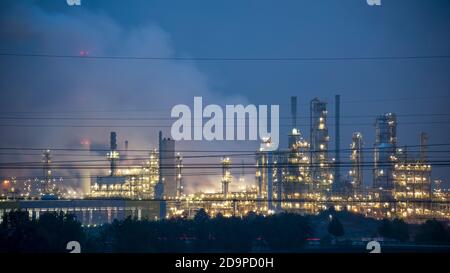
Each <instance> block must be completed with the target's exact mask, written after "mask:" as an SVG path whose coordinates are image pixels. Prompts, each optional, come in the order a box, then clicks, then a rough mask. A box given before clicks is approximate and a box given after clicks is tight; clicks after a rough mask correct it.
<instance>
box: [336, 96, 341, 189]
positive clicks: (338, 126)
mask: <svg viewBox="0 0 450 273" xmlns="http://www.w3.org/2000/svg"><path fill="white" fill-rule="evenodd" d="M335 104H336V105H335V119H336V120H335V131H336V141H335V147H334V149H335V160H336V161H335V167H334V176H335V177H334V183H335V184H336V186H337V188H338V189H339V190H342V188H341V185H340V184H341V183H340V182H341V172H340V162H341V124H340V123H341V96H340V95H336V96H335Z"/></svg>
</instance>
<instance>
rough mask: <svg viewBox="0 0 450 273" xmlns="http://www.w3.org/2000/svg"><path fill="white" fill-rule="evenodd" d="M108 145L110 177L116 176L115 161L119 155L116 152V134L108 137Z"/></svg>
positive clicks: (112, 133) (113, 133)
mask: <svg viewBox="0 0 450 273" xmlns="http://www.w3.org/2000/svg"><path fill="white" fill-rule="evenodd" d="M109 143H110V152H109V154H108V158H109V160H110V162H111V166H110V172H111V173H110V175H111V176H114V175H116V166H117V159H119V153H118V152H117V136H116V132H111V135H110V137H109Z"/></svg>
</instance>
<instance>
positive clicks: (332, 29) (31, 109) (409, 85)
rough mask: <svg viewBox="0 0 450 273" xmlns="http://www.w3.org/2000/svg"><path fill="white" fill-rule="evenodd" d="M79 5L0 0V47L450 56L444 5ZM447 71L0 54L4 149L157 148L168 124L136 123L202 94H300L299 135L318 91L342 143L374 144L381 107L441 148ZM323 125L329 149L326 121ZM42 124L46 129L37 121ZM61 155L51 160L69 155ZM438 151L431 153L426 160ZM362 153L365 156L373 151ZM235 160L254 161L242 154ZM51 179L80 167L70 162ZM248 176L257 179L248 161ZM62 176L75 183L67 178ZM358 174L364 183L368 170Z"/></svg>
mask: <svg viewBox="0 0 450 273" xmlns="http://www.w3.org/2000/svg"><path fill="white" fill-rule="evenodd" d="M81 2H82V5H81V6H79V7H71V6H68V5H67V4H66V1H65V0H47V1H45V0H42V1H39V0H35V1H1V3H0V51H1V52H2V53H38V54H40V53H41V54H61V55H78V54H79V53H80V52H81V51H84V52H88V54H89V55H92V56H148V57H193V58H203V57H213V58H215V57H219V58H221V57H222V58H286V57H312V58H314V57H319V58H326V57H377V56H428V55H447V56H448V55H450V35H449V34H450V1H448V0H382V5H381V6H378V7H371V6H369V5H367V4H366V1H365V0H296V1H266V0H254V1H253V0H241V1H237V0H235V1H234V0H233V1H229V0H227V1H224V0H205V1H198V0H190V1H186V0H183V1H167V0H165V1H148V0H141V1H139V0H132V1H121V0H104V1H102V0H81ZM449 71H450V59H449V58H436V59H409V60H404V59H402V60H350V61H336V60H335V61H326V60H322V61H280V62H274V61H174V60H172V61H148V60H86V59H57V58H30V57H5V56H3V57H0V90H1V91H0V107H1V113H0V115H1V117H2V120H1V122H0V124H2V126H1V127H0V130H1V134H0V143H2V144H1V145H0V146H1V147H37V148H41V147H42V148H46V147H49V148H58V147H64V148H68V147H69V148H77V147H78V148H79V147H80V140H81V139H83V138H87V139H90V140H91V141H92V143H93V145H94V147H105V146H106V145H107V143H108V136H109V131H111V130H115V131H117V133H118V136H119V145H120V146H122V148H123V145H122V144H123V141H124V140H125V139H128V140H129V141H130V149H149V148H150V147H154V146H155V144H156V136H157V130H158V128H157V127H158V126H159V125H164V126H170V122H164V121H158V120H142V118H148V117H162V118H168V117H169V115H170V109H171V107H172V106H173V105H175V104H179V103H189V104H192V100H193V96H195V95H200V96H203V97H204V100H205V103H216V104H221V105H224V104H226V103H228V102H229V103H242V104H249V103H252V104H280V108H281V114H280V115H281V116H282V117H288V115H289V97H290V96H292V95H296V96H298V98H299V101H300V111H299V113H300V123H301V125H302V126H301V127H300V129H301V130H302V132H303V133H304V136H305V137H308V132H307V126H306V125H307V121H308V116H307V114H308V111H307V110H308V109H307V105H306V104H307V102H308V101H309V100H311V99H312V98H314V97H319V98H322V99H324V100H326V101H328V102H329V103H330V107H329V113H330V116H333V111H334V107H333V97H334V95H335V94H340V95H341V100H342V115H343V118H342V124H343V126H342V133H341V147H342V148H347V147H348V145H349V144H350V138H351V134H352V132H353V131H361V132H362V133H363V135H364V142H365V146H366V147H368V148H370V147H373V142H374V126H373V124H374V118H375V116H376V115H378V114H381V113H384V112H387V111H391V112H395V113H397V114H398V115H399V128H398V138H399V143H400V144H403V145H416V144H418V140H419V132H420V131H426V132H428V133H429V138H430V140H429V142H430V143H431V144H433V143H448V142H449V133H450V130H449V128H450V127H449V126H450V123H449V122H450V115H448V114H450V111H449V110H448V109H447V107H448V104H449V102H450V94H449V90H450V76H449V75H450V74H449ZM434 114H444V115H434ZM17 117H20V119H17ZM30 117H34V118H36V117H43V118H44V119H42V120H40V119H37V120H36V119H29V118H30ZM48 117H53V118H55V117H57V118H67V117H71V118H75V119H48ZM116 117H118V118H119V119H116ZM8 118H15V119H8ZM92 118H94V119H92ZM99 118H103V119H99ZM120 118H122V120H121V119H120ZM129 118H138V119H135V120H129ZM123 119H126V120H123ZM287 122H288V120H287V119H282V128H281V130H280V137H281V139H282V143H281V145H282V147H285V146H286V142H287V141H286V137H285V135H286V134H287V131H288V127H287V126H286V125H287V124H288V123H287ZM329 124H330V134H331V145H332V146H331V147H334V130H333V126H332V125H333V124H334V121H333V120H330V121H329ZM6 125H8V126H6ZM40 125H47V126H48V125H51V126H54V127H51V126H48V127H39V128H37V127H33V126H40ZM55 125H56V126H55ZM121 125H126V126H130V125H137V126H140V127H133V128H131V127H123V126H122V127H121ZM73 126H77V127H73ZM142 126H150V127H142ZM152 126H153V127H152ZM164 128H165V132H166V134H167V133H168V132H169V131H168V130H167V129H168V128H167V127H164ZM257 146H258V145H257V143H255V142H239V143H226V142H220V143H218V142H214V143H201V144H200V143H186V142H184V143H178V144H177V147H179V148H180V149H223V150H227V149H230V150H235V149H243V150H255V149H256V147H257ZM414 149H415V148H414ZM440 149H441V150H446V149H447V150H448V149H449V147H440ZM9 153H11V151H9ZM34 153H39V152H38V151H37V152H36V151H35V152H34ZM57 154H58V153H57V152H55V156H54V157H55V160H56V158H59V159H60V160H67V159H68V158H71V156H70V155H67V154H64V153H63V152H60V155H59V157H58V156H57ZM447 154H448V153H443V154H441V153H432V157H433V158H434V159H437V158H441V157H445V156H446V155H447ZM141 155H142V154H141ZM186 155H192V154H189V153H186ZM345 156H346V155H345ZM366 157H367V158H366V160H367V161H372V155H371V154H370V153H368V154H366ZM447 157H448V156H447ZM99 158H103V157H99ZM243 159H245V161H246V162H248V163H251V162H253V160H252V158H251V157H247V158H243ZM0 160H1V162H16V161H18V160H19V161H20V160H24V161H39V160H40V156H39V155H35V156H33V155H24V154H21V155H20V156H19V155H11V154H8V153H6V151H3V152H2V153H1V154H0ZM240 160H241V158H239V159H236V160H235V162H240ZM186 161H187V162H194V160H192V161H189V160H188V159H186ZM197 161H198V160H197ZM210 161H211V159H210ZM217 161H218V159H217ZM191 172H193V171H191ZM57 174H58V175H67V176H69V175H70V176H76V175H78V173H77V172H75V171H70V172H69V171H59V173H57ZM10 175H17V176H21V175H22V176H23V175H25V174H23V173H20V172H19V171H18V170H16V171H7V170H2V176H10ZM247 177H248V179H247V181H249V183H251V182H253V177H252V174H251V171H250V170H249V174H248V175H247ZM433 178H443V179H445V180H446V181H448V180H450V171H449V167H447V166H445V167H436V168H434V170H433ZM186 179H187V183H188V184H189V186H188V187H189V189H190V190H193V189H194V188H196V187H198V186H203V187H201V189H205V190H211V189H218V188H219V187H220V183H219V180H218V179H217V176H207V177H200V178H199V177H197V176H189V177H187V178H186ZM68 183H72V185H73V186H76V184H77V182H76V180H72V181H71V182H69V181H68ZM365 183H366V184H371V175H370V172H369V171H367V175H366V181H365ZM238 186H239V185H237V183H234V187H238ZM197 189H199V188H197Z"/></svg>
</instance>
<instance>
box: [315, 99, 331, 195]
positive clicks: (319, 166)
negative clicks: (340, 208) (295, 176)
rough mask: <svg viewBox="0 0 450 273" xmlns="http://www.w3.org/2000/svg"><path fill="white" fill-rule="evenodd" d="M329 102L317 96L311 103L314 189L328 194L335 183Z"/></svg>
mask: <svg viewBox="0 0 450 273" xmlns="http://www.w3.org/2000/svg"><path fill="white" fill-rule="evenodd" d="M327 115H328V111H327V104H326V103H325V102H322V101H320V100H319V99H318V98H315V99H313V100H312V101H311V103H310V145H311V147H310V154H311V156H310V161H311V172H312V179H313V182H314V189H317V190H318V191H319V192H320V193H322V194H324V195H327V194H329V193H330V191H331V187H332V184H333V180H334V177H333V174H332V172H331V169H330V162H329V160H328V143H329V141H330V136H329V135H328V127H327Z"/></svg>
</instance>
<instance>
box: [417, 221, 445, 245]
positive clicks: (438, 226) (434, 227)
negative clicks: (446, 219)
mask: <svg viewBox="0 0 450 273" xmlns="http://www.w3.org/2000/svg"><path fill="white" fill-rule="evenodd" d="M448 233H450V232H449V231H448V230H446V229H445V227H444V225H443V224H442V223H441V222H439V221H437V220H434V219H433V220H428V221H426V222H425V223H424V224H422V225H420V226H419V229H418V232H417V235H416V242H420V243H438V244H442V243H445V242H449V240H448V239H449V237H448Z"/></svg>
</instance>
